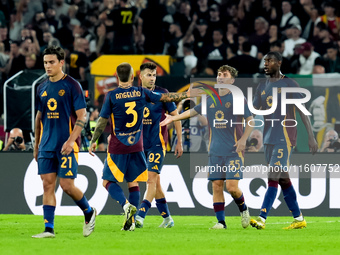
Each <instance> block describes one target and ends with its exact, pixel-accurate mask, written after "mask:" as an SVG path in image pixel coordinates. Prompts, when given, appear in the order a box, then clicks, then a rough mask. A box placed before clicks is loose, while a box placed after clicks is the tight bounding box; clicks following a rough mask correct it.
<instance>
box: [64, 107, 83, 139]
mask: <svg viewBox="0 0 340 255" xmlns="http://www.w3.org/2000/svg"><path fill="white" fill-rule="evenodd" d="M76 114H77V120H76V122H75V124H74V127H73V131H72V133H71V134H70V137H69V139H68V140H69V141H71V142H74V141H75V140H76V139H77V138H78V137H79V135H80V133H81V131H82V130H83V128H84V126H85V124H86V109H85V108H83V109H79V110H77V111H76Z"/></svg>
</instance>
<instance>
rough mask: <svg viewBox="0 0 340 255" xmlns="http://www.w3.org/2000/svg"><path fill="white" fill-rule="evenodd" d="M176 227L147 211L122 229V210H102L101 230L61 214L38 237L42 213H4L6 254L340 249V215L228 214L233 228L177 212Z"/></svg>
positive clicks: (0, 227) (0, 246)
mask: <svg viewBox="0 0 340 255" xmlns="http://www.w3.org/2000/svg"><path fill="white" fill-rule="evenodd" d="M173 219H174V221H175V227H174V228H172V229H160V228H158V225H159V224H160V223H161V222H162V218H161V217H160V216H147V218H146V220H145V225H144V228H143V229H136V230H135V231H134V232H128V231H121V230H120V229H121V224H122V221H123V217H122V216H107V215H99V216H98V217H97V221H96V228H95V231H94V232H93V233H92V234H91V236H89V237H88V238H84V237H83V236H82V222H83V217H79V216H56V219H55V230H56V238H54V239H33V238H31V235H33V234H37V233H39V232H41V231H42V230H43V226H44V224H43V219H42V216H34V215H7V214H2V215H0V254H1V255H10V254H16V255H17V254H25V255H31V254H32V255H33V254H34V255H36V254H46V255H50V254H58V255H66V254H86V255H96V254H140V255H144V254H157V255H158V254H172V255H180V254H245V255H251V254H262V255H266V254H285V255H288V254H328V255H329V254H339V251H340V218H335V217H307V218H306V220H307V224H308V225H307V228H305V229H300V230H283V229H282V228H283V227H285V226H287V225H289V224H290V222H291V220H292V218H290V217H269V218H268V220H267V225H266V229H265V230H257V229H254V228H252V227H251V226H249V227H248V228H247V229H242V227H241V223H240V218H239V217H227V218H226V222H227V225H228V229H227V230H210V229H209V228H210V227H212V226H213V225H214V223H215V217H211V216H173Z"/></svg>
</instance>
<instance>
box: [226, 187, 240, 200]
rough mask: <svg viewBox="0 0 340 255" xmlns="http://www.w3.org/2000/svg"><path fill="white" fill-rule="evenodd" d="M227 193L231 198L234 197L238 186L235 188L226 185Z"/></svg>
mask: <svg viewBox="0 0 340 255" xmlns="http://www.w3.org/2000/svg"><path fill="white" fill-rule="evenodd" d="M227 191H228V192H229V194H230V195H231V196H232V197H234V196H236V195H237V193H238V186H236V185H227Z"/></svg>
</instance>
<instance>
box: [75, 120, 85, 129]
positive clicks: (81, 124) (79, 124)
mask: <svg viewBox="0 0 340 255" xmlns="http://www.w3.org/2000/svg"><path fill="white" fill-rule="evenodd" d="M85 124H86V123H85V121H82V120H77V121H76V123H75V124H74V125H76V126H79V127H81V128H84V126H85Z"/></svg>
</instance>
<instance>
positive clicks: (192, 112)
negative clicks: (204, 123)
mask: <svg viewBox="0 0 340 255" xmlns="http://www.w3.org/2000/svg"><path fill="white" fill-rule="evenodd" d="M196 115H198V112H196V111H195V110H194V109H190V110H187V111H185V112H182V113H181V114H178V115H176V116H173V117H172V118H173V119H172V120H173V121H177V120H185V119H189V118H191V117H194V116H196ZM181 132H182V131H181Z"/></svg>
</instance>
